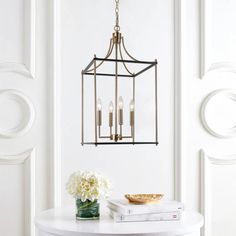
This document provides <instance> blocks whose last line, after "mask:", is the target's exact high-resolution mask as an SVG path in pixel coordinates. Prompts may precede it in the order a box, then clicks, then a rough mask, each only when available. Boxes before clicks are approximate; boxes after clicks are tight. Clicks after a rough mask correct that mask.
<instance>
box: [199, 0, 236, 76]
mask: <svg viewBox="0 0 236 236" xmlns="http://www.w3.org/2000/svg"><path fill="white" fill-rule="evenodd" d="M220 1H221V3H220ZM214 4H216V5H217V4H218V5H220V4H222V7H221V10H222V12H221V14H219V15H217V17H218V19H220V21H221V22H223V23H222V24H217V30H219V32H218V33H217V36H216V35H214V33H213V31H214V30H215V29H214V23H215V22H214V20H215V17H216V13H215V12H214ZM223 5H224V6H225V7H228V8H227V10H225V11H224V9H223ZM235 6H236V5H235V1H232V0H230V1H227V2H225V1H224V0H201V78H203V77H204V76H205V75H206V73H207V72H210V71H223V72H233V73H236V61H234V60H233V61H232V60H231V59H228V58H227V56H226V55H224V58H223V57H221V58H220V59H219V57H218V60H215V59H214V56H213V53H215V54H217V53H218V54H219V55H220V56H222V52H220V50H221V49H220V47H217V46H216V45H215V47H214V41H213V39H216V38H218V39H220V38H221V37H224V40H222V44H221V45H220V46H221V47H224V49H225V51H226V52H227V50H228V48H227V47H228V45H229V44H228V43H227V40H229V42H230V40H231V41H233V40H234V39H233V38H232V39H228V35H227V36H226V35H225V34H224V33H223V32H222V30H224V29H226V28H227V27H229V28H230V29H228V31H232V32H233V33H234V34H235V33H236V32H235V29H234V27H232V26H230V25H232V24H233V23H232V22H234V21H233V19H231V18H232V17H231V16H230V15H231V14H232V15H233V14H234V12H235ZM219 8H220V7H219V6H218V8H217V9H219ZM227 24H228V25H227ZM215 28H216V27H215ZM222 35H223V36H222ZM231 43H232V42H231ZM218 46H219V45H218ZM234 50H236V49H235V48H234ZM231 55H232V53H231Z"/></svg>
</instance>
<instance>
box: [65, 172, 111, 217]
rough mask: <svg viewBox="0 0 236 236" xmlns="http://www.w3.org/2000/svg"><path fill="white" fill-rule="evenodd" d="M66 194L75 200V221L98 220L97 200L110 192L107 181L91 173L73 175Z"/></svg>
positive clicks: (67, 185)
mask: <svg viewBox="0 0 236 236" xmlns="http://www.w3.org/2000/svg"><path fill="white" fill-rule="evenodd" d="M66 189H67V192H68V193H69V194H70V195H72V196H73V197H74V198H75V199H76V209H77V212H76V219H77V220H81V219H98V218H99V216H100V212H99V199H100V198H101V197H107V196H108V195H109V192H110V182H109V180H108V179H107V178H106V177H104V176H102V175H100V174H98V173H96V172H91V171H78V172H75V173H73V174H72V175H71V176H70V178H69V180H68V182H67V184H66Z"/></svg>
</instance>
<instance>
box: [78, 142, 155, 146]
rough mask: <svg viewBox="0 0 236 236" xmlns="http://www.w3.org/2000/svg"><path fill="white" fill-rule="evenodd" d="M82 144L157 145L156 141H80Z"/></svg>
mask: <svg viewBox="0 0 236 236" xmlns="http://www.w3.org/2000/svg"><path fill="white" fill-rule="evenodd" d="M81 144H82V145H95V146H98V145H119V144H120V145H121V144H129V145H130V144H133V145H142V144H152V145H158V144H159V143H158V142H84V143H81Z"/></svg>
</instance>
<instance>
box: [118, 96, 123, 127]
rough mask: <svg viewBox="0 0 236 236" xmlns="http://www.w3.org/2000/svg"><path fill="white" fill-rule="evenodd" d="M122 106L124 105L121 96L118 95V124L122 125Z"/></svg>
mask: <svg viewBox="0 0 236 236" xmlns="http://www.w3.org/2000/svg"><path fill="white" fill-rule="evenodd" d="M123 107H124V102H123V98H122V97H121V96H120V97H119V99H118V117H119V125H123Z"/></svg>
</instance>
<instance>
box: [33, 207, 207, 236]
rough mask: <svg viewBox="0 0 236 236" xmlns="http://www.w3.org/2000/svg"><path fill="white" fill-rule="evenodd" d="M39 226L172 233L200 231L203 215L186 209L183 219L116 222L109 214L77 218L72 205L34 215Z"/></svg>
mask: <svg viewBox="0 0 236 236" xmlns="http://www.w3.org/2000/svg"><path fill="white" fill-rule="evenodd" d="M35 224H36V227H37V228H38V229H39V230H41V231H44V232H47V233H51V234H56V235H62V236H67V235H69V236H75V235H101V236H102V235H103V236H104V235H111V234H112V235H152V234H155V235H156V236H172V235H182V234H188V233H191V232H194V231H197V230H199V229H200V228H201V227H202V225H203V217H202V215H200V214H199V213H197V212H188V211H186V212H184V213H183V216H182V219H181V220H180V221H151V222H122V223H115V222H114V221H113V219H112V218H111V217H110V216H109V215H108V214H101V217H100V219H99V220H81V221H76V219H75V210H74V209H73V208H71V207H70V208H55V209H50V210H47V211H44V212H42V213H41V214H40V215H39V216H38V217H36V218H35Z"/></svg>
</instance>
